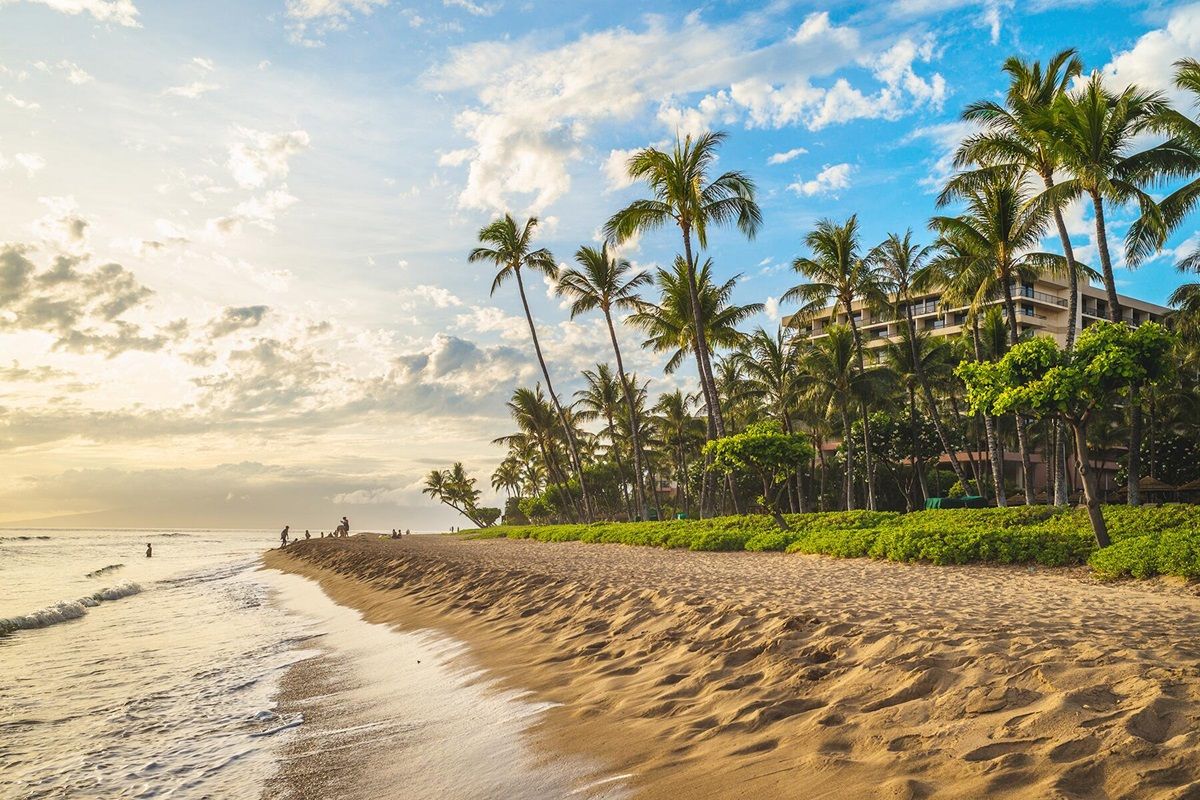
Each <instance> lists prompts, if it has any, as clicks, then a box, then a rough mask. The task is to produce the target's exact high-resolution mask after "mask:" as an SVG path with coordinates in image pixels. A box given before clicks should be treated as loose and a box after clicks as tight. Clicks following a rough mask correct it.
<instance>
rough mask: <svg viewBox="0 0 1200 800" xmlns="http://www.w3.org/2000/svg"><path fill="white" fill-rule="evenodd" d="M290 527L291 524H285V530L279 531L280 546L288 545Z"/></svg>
mask: <svg viewBox="0 0 1200 800" xmlns="http://www.w3.org/2000/svg"><path fill="white" fill-rule="evenodd" d="M290 528H291V526H290V525H284V526H283V530H282V531H280V532H279V546H280V547H287V543H288V529H290Z"/></svg>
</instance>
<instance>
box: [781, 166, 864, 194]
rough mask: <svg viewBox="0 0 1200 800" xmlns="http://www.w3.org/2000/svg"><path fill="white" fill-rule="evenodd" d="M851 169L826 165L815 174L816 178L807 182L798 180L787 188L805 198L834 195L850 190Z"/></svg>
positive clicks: (849, 167)
mask: <svg viewBox="0 0 1200 800" xmlns="http://www.w3.org/2000/svg"><path fill="white" fill-rule="evenodd" d="M853 169H854V168H853V167H851V166H850V165H849V164H826V165H825V168H824V169H822V170H821V171H820V172H818V173H817V177H815V178H813V179H812V180H807V181H805V180H798V181H796V182H795V183H792V184H789V185H788V188H789V189H791V190H792V191H793V192H795V193H796V194H799V195H804V196H805V197H812V196H813V195H827V194H835V193H837V192H838V191H839V190H841V189H848V188H850V173H851V172H852V171H853Z"/></svg>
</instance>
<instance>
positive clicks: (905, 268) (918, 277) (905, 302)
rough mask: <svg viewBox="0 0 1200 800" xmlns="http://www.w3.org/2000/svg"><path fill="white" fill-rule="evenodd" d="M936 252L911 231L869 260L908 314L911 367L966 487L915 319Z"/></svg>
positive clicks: (886, 244) (884, 244) (883, 246)
mask: <svg viewBox="0 0 1200 800" xmlns="http://www.w3.org/2000/svg"><path fill="white" fill-rule="evenodd" d="M933 251H934V248H933V247H921V246H919V245H917V244H915V243H914V242H913V240H912V231H911V230H909V231H905V233H904V238H903V239H902V238H900V237H899V236H898V235H897V234H894V233H893V234H889V235H888V238H887V239H885V240H884V241H883V242H882V243H881V244H879V245H877V246H876V247H875V249H874V250H872V251H871V252H870V254H869V255H868V256H867V260H868V261H870V262H872V263H874V264H877V265H878V273H879V279H880V282H881V284H882V285H883V286H884V287H885V289H886V291H887V293H888V294H890V295H893V296H894V297H895V298H896V304H897V307H898V309H900V310H903V312H904V322H905V329H906V331H907V335H906V336H905V342H906V344H907V346H908V347H909V349H910V350H911V353H910V356H911V358H910V363H911V364H912V367H913V370H914V377H915V378H916V380H917V385H918V386H919V387H920V389H921V394H922V396H923V397H924V399H925V408H926V409H927V411H928V413H929V417H930V419H932V420H933V426H934V429H935V430H937V435H938V441H940V442H941V444H942V451H943V452H945V453H946V454H947V455H949V456H950V466H951V467H952V468H953V469H954V475H955V477H957V478H958V480H959V482H960V483H961V484H962V485H963V486H964V487H966V486H967V485H968V481H967V473H966V472H965V471H964V470H963V466H962V464H961V463H960V462H959V460H958V451H957V450H955V449H954V447H953V446H952V445H951V444H950V436H949V434H948V433H947V432H946V426H945V423H944V422H943V421H942V415H941V413H939V411H938V407H937V403H935V402H934V400H933V389H932V388H931V386H930V384H929V378H928V376H926V374H925V369H924V362H923V359H922V358H921V357H920V355H919V353H918V348H919V346H920V344H921V340H920V338H919V337H918V336H917V322H916V318H915V317H914V316H913V289H914V288H916V287H920V288H926V286H925V283H926V281H927V280H928V278H931V277H932V276H933V274H934V273H933V272H932V271H930V270H929V269H928V268H927V265H928V260H929V257H930V255H931V254H932V253H933ZM914 284H915V285H916V287H915V286H914Z"/></svg>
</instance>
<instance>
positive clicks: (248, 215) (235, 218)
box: [206, 184, 297, 237]
mask: <svg viewBox="0 0 1200 800" xmlns="http://www.w3.org/2000/svg"><path fill="white" fill-rule="evenodd" d="M296 202H297V198H296V196H295V195H293V194H291V193H290V192H288V188H287V184H284V185H282V186H280V187H278V188H276V189H272V190H271V191H269V192H267V193H266V194H264V195H262V196H260V197H251V198H250V199H248V200H245V201H243V202H241V203H238V204H237V205H236V206H235V207H234V209H233V211H232V212H231V213H229V214H227V215H225V216H223V217H218V218H216V219H210V220H209V221H208V223H207V225H206V230H207V232H208V233H209V234H210V235H215V236H218V237H221V236H228V235H232V234H237V233H241V231H242V228H243V227H244V226H245V225H255V226H257V227H259V228H262V229H263V230H265V231H269V232H272V233H274V231H275V219H276V218H277V217H278V216H279V215H280V214H281V213H283V212H284V211H286V210H287V209H288V208H291V207H292V206H293V205H295V204H296Z"/></svg>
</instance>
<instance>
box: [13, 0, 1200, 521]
mask: <svg viewBox="0 0 1200 800" xmlns="http://www.w3.org/2000/svg"><path fill="white" fill-rule="evenodd" d="M645 7H648V6H642V4H638V3H582V2H571V1H570V0H568V2H561V1H560V2H553V3H551V2H542V1H541V0H532V1H530V0H478V2H477V1H476V0H424V2H417V3H408V2H399V1H398V0H207V1H206V2H204V3H193V2H181V1H180V0H160V1H159V2H149V0H0V525H16V524H31V523H30V521H33V523H32V524H41V525H67V526H70V525H88V526H136V527H140V526H179V527H205V526H214V527H242V526H249V527H271V526H275V527H279V526H282V525H283V524H285V523H288V524H291V525H292V527H293V528H311V529H313V530H314V531H315V530H319V529H326V530H327V529H329V528H332V527H333V526H334V524H335V521H336V519H337V518H339V517H340V516H342V515H343V514H346V515H347V516H349V517H350V519H351V523H352V526H354V527H355V528H359V527H375V528H382V529H390V528H392V527H397V526H399V527H401V528H412V529H415V530H429V529H436V528H443V527H444V526H446V525H451V524H460V523H461V522H463V520H461V519H456V518H455V515H454V513H453V512H451V511H449V510H447V509H445V508H442V507H439V506H437V505H436V504H434V503H433V502H431V501H430V500H429V498H426V497H424V496H422V494H421V492H420V489H421V483H422V479H423V476H424V475H425V474H427V473H428V471H429V470H431V469H434V468H440V467H445V466H448V465H449V464H450V463H451V462H453V461H463V462H464V463H465V465H466V466H467V468H468V469H469V470H470V471H471V472H472V473H474V474H475V475H476V476H477V477H478V478H479V479H480V484H481V488H483V489H484V490H485V497H484V501H485V502H494V501H495V500H496V497H495V493H494V492H492V491H491V489H490V486H489V480H488V478H489V476H490V474H491V471H492V470H493V469H494V467H495V465H496V464H497V463H498V461H499V460H500V459H501V457H502V456H503V451H502V449H501V448H500V447H497V446H496V445H493V444H491V441H492V439H494V438H495V437H497V436H500V435H503V434H505V433H508V432H510V430H511V428H512V425H511V422H510V421H509V419H508V418H507V415H506V409H505V406H504V401H505V400H506V399H507V398H508V397H509V396H510V395H511V393H512V390H513V389H514V388H515V387H516V386H519V385H532V384H533V383H534V382H536V381H537V380H538V379H539V377H540V376H539V374H538V373H537V366H536V362H535V361H534V359H533V357H532V352H531V347H530V345H529V341H528V332H527V329H526V328H525V321H524V318H523V316H522V314H521V309H520V303H519V299H518V298H517V296H516V292H515V287H514V286H512V285H506V286H504V287H502V288H501V290H500V291H499V292H498V293H497V294H496V296H495V297H490V296H489V288H490V285H491V279H492V274H491V273H490V272H489V271H488V269H487V268H486V267H484V266H482V265H469V264H468V263H467V261H466V254H467V252H468V251H469V249H470V248H471V247H472V246H473V245H474V243H475V237H476V233H477V231H478V230H479V228H480V227H482V226H483V225H484V224H486V223H487V222H488V221H490V220H491V219H493V218H494V217H495V216H496V215H497V214H499V213H501V212H503V211H505V210H507V211H511V212H512V213H514V214H516V215H519V216H527V215H536V216H538V217H539V218H540V220H541V225H540V227H539V242H540V243H541V244H543V245H544V246H546V247H549V248H550V249H551V250H552V251H553V252H554V253H555V254H556V255H557V257H558V258H559V260H560V261H562V262H567V261H569V260H570V258H571V254H572V253H574V251H575V250H576V248H578V247H579V246H580V245H581V244H594V243H596V242H598V241H599V239H600V235H599V230H600V228H601V227H602V226H603V224H604V222H605V221H606V220H607V219H608V217H609V216H610V215H611V214H612V213H613V212H614V211H616V210H617V209H618V208H620V207H621V206H622V205H623V204H625V203H627V202H628V201H629V200H631V199H633V198H635V197H638V196H640V191H641V190H640V188H639V187H638V186H631V185H629V183H628V181H627V180H626V179H625V177H624V173H623V169H622V167H623V164H624V162H625V160H626V159H627V158H628V155H629V154H630V153H631V152H633V151H634V150H636V149H637V148H640V147H644V146H647V145H653V144H664V143H667V142H669V141H671V139H672V138H673V137H674V136H675V135H676V133H677V132H678V133H684V134H686V133H689V132H694V131H698V130H703V129H707V128H711V129H721V130H725V131H727V132H728V133H729V139H728V142H727V144H726V145H725V146H724V148H723V150H722V152H721V158H720V164H719V166H720V168H722V169H740V170H743V171H745V172H748V173H749V174H750V175H751V176H752V177H753V178H754V180H755V181H756V182H757V185H758V195H759V202H760V204H761V206H762V210H763V216H764V225H763V228H762V230H761V232H760V234H759V235H758V237H757V238H756V239H755V240H754V241H747V240H745V239H744V238H742V237H740V236H739V235H738V234H737V233H736V232H734V231H728V230H720V231H716V232H714V233H713V234H712V235H711V237H710V247H709V252H708V254H707V255H711V256H712V257H713V259H714V263H715V265H716V271H717V274H718V276H719V277H721V278H723V279H724V278H728V277H732V276H734V275H740V278H739V282H738V287H737V295H736V299H737V301H738V302H744V303H749V302H762V303H765V310H764V312H763V313H762V314H761V315H760V316H759V318H758V319H756V320H754V324H758V325H763V326H766V327H768V328H773V327H774V326H775V325H777V324H778V321H779V319H780V315H781V314H786V313H787V312H788V311H789V309H788V307H787V306H786V305H783V306H781V304H780V303H779V301H778V298H779V297H780V296H781V295H782V294H783V293H784V292H785V291H786V290H787V289H788V288H789V287H791V286H792V285H794V284H795V283H797V282H798V278H797V276H796V275H795V274H794V273H792V272H791V270H790V267H789V264H790V262H791V260H792V259H793V258H795V257H796V256H797V255H800V254H801V252H802V251H801V240H802V237H803V235H804V233H805V231H806V230H808V229H809V228H810V227H811V226H812V225H813V223H814V222H815V221H816V220H818V219H820V218H823V217H830V218H833V219H836V220H840V219H844V218H845V217H847V216H848V215H850V214H852V213H857V214H858V215H859V218H860V221H861V224H862V228H863V231H864V240H865V242H866V243H867V244H872V243H874V242H875V241H878V240H881V239H882V238H883V237H884V236H885V235H886V234H887V233H888V232H891V231H903V230H905V229H907V228H910V227H911V228H913V229H914V231H915V232H916V234H917V236H918V237H919V238H924V240H926V241H928V239H929V234H928V232H927V229H926V227H925V223H926V221H927V220H928V218H929V217H930V216H931V215H932V214H933V213H935V204H934V194H935V193H936V191H937V188H938V186H939V182H940V181H941V180H942V179H943V178H944V177H945V176H946V175H947V174H948V173H949V170H950V153H951V152H952V150H953V148H954V146H955V145H956V144H957V143H958V141H959V140H960V139H961V137H962V136H963V135H964V133H965V132H966V131H967V128H966V127H965V126H964V124H963V123H961V122H960V121H959V119H958V117H959V114H960V112H961V109H962V108H963V106H964V105H965V104H966V103H968V102H971V101H973V100H977V99H981V98H988V97H993V98H994V97H998V96H999V93H1000V92H1001V91H1002V89H1003V87H1004V80H1003V78H1002V76H1001V74H1000V71H999V67H1000V64H1001V62H1002V61H1003V60H1004V58H1006V57H1007V56H1009V55H1012V54H1017V55H1020V56H1022V57H1025V58H1041V59H1046V58H1048V57H1049V56H1050V55H1051V54H1052V53H1053V52H1055V51H1056V50H1058V49H1061V48H1064V47H1072V46H1073V47H1076V48H1078V49H1079V51H1080V53H1081V55H1082V56H1083V58H1084V59H1085V62H1086V64H1087V67H1088V69H1099V70H1102V71H1103V73H1104V74H1105V76H1106V79H1107V80H1108V81H1109V82H1110V83H1111V84H1112V85H1114V86H1123V85H1125V84H1127V83H1130V82H1136V83H1138V84H1140V85H1142V86H1145V87H1147V88H1153V89H1159V90H1163V91H1166V92H1168V93H1170V94H1171V96H1173V97H1176V98H1177V99H1182V98H1180V97H1179V96H1178V95H1176V94H1174V93H1172V92H1171V86H1170V83H1169V79H1170V73H1171V70H1170V65H1171V63H1172V62H1173V61H1174V60H1176V59H1177V58H1180V57H1182V56H1184V55H1192V56H1194V55H1196V54H1197V53H1200V4H1197V3H1191V4H1188V3H1157V2H1151V3H1145V2H1141V3H1134V2H1130V3H1121V2H1107V3H1103V2H1086V0H1062V1H1059V0H1034V1H1033V2H1015V1H1014V0H898V1H897V2H887V3H867V2H844V3H840V2H833V3H808V2H786V0H777V1H776V2H766V3H757V4H755V3H742V2H722V1H721V0H716V1H715V2H710V3H707V4H702V5H695V4H693V3H682V2H676V1H675V0H664V1H662V2H658V3H655V4H654V5H653V8H654V12H653V13H646V12H644V11H643V10H642V9H643V8H645ZM1067 216H1068V226H1069V229H1070V231H1071V235H1072V238H1073V240H1074V242H1075V245H1076V248H1077V249H1076V254H1077V256H1079V257H1080V258H1081V259H1083V260H1085V261H1086V260H1089V259H1094V257H1095V248H1094V245H1093V241H1092V240H1093V236H1092V233H1091V220H1090V217H1089V216H1088V214H1087V213H1086V212H1085V210H1084V209H1083V208H1082V207H1072V208H1071V209H1069V211H1068V215H1067ZM1134 217H1135V214H1134V211H1133V209H1114V210H1113V213H1112V214H1111V219H1110V221H1111V223H1112V228H1113V231H1114V233H1115V234H1116V235H1121V234H1123V232H1124V230H1125V228H1126V227H1127V226H1128V225H1129V224H1130V222H1131V221H1132V220H1133V218H1134ZM1198 241H1200V235H1198V234H1197V233H1196V225H1195V223H1194V222H1193V223H1191V224H1190V227H1189V228H1187V229H1185V230H1183V231H1181V232H1180V233H1179V234H1178V235H1177V236H1175V237H1174V238H1173V239H1172V240H1171V241H1170V242H1169V243H1168V248H1167V250H1166V251H1165V252H1164V253H1163V254H1161V255H1160V256H1159V257H1157V258H1155V259H1153V260H1152V261H1151V262H1149V263H1147V264H1145V265H1143V266H1141V267H1140V268H1139V269H1138V270H1137V271H1136V272H1134V271H1129V270H1126V269H1123V268H1122V269H1120V270H1119V271H1118V283H1119V288H1120V290H1121V291H1122V292H1124V293H1127V294H1131V295H1134V296H1137V297H1141V298H1144V299H1148V300H1153V301H1163V300H1165V298H1166V297H1167V295H1169V294H1170V292H1171V290H1172V289H1173V288H1174V286H1175V285H1177V284H1178V283H1179V282H1180V278H1179V276H1178V275H1177V274H1176V273H1175V271H1174V269H1173V264H1174V261H1175V256H1176V255H1181V254H1182V253H1184V252H1187V251H1190V250H1191V249H1193V248H1194V247H1195V245H1196V243H1197V242H1198ZM1046 246H1047V248H1049V249H1053V247H1054V242H1053V241H1051V240H1047V242H1046ZM675 248H676V240H675V237H674V236H673V235H671V234H670V232H662V233H655V234H653V235H647V236H645V237H642V238H641V239H639V240H638V241H636V242H632V243H630V244H629V245H628V246H626V247H625V248H624V249H623V255H624V256H626V257H628V258H629V259H631V261H633V263H634V264H635V265H636V266H637V267H638V268H639V269H653V268H654V267H655V266H656V265H659V264H663V263H667V262H669V261H670V259H672V258H673V256H674V252H675ZM530 288H531V305H532V307H533V312H534V315H535V317H536V320H537V324H538V326H539V332H540V333H541V335H542V337H543V345H544V347H545V349H546V354H547V358H548V361H549V363H550V365H551V369H552V370H553V374H554V376H555V381H556V388H558V390H559V392H560V394H563V395H564V396H565V395H569V394H571V393H572V392H574V391H575V390H576V389H578V388H579V379H578V377H577V376H578V373H579V371H580V370H582V369H584V368H586V367H589V366H592V365H594V364H596V363H597V362H600V361H608V360H611V354H610V348H609V344H608V340H607V336H606V334H605V331H604V328H603V327H602V321H601V319H600V318H599V317H581V318H579V319H576V320H574V321H572V320H570V319H569V313H568V312H567V310H566V308H565V306H564V304H563V302H562V300H561V298H559V297H557V296H555V295H554V292H553V287H552V286H550V285H548V284H546V283H545V282H543V281H541V280H540V279H535V280H533V281H532V282H531V284H530ZM620 336H621V337H622V341H623V344H624V351H625V352H624V355H625V361H626V364H627V367H628V368H630V369H632V370H634V371H636V372H637V373H638V375H639V376H641V377H644V378H649V379H651V392H652V393H653V394H657V393H658V392H660V391H664V390H666V391H669V390H673V389H674V388H676V387H678V386H683V387H688V386H690V384H691V383H692V382H693V381H694V378H693V377H692V376H691V375H690V374H689V373H688V372H686V371H681V372H680V373H679V374H677V375H673V376H664V375H663V373H662V362H661V360H660V359H659V358H657V357H656V356H654V355H653V354H651V353H648V352H645V351H642V350H641V349H640V348H639V346H638V345H639V343H640V340H639V337H638V336H637V334H636V332H635V331H632V330H630V329H628V328H624V329H622V330H621V331H620Z"/></svg>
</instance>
